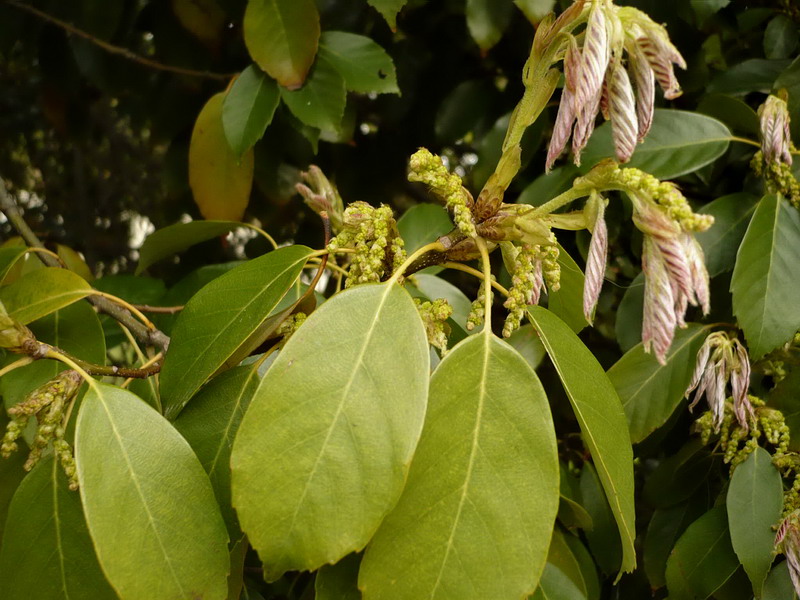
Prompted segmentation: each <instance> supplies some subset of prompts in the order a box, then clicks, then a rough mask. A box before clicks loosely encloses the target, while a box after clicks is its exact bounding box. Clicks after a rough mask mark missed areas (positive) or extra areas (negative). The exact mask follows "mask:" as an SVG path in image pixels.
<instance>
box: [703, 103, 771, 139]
mask: <svg viewBox="0 0 800 600" xmlns="http://www.w3.org/2000/svg"><path fill="white" fill-rule="evenodd" d="M697 112H701V113H703V114H704V115H708V116H709V117H714V118H715V119H717V120H719V121H722V122H723V123H725V125H727V126H728V127H730V128H731V130H733V131H741V132H742V133H746V134H748V135H751V136H753V137H756V136H758V132H759V130H760V128H761V126H760V125H759V122H758V115H757V114H756V111H754V110H753V109H752V108H751V107H750V105H749V104H747V103H745V102H744V100H741V99H739V98H736V97H734V96H729V95H727V94H706V95H705V96H703V98H702V99H701V100H700V103H699V104H698V105H697Z"/></svg>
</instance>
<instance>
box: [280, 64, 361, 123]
mask: <svg viewBox="0 0 800 600" xmlns="http://www.w3.org/2000/svg"><path fill="white" fill-rule="evenodd" d="M281 98H283V101H284V103H285V104H286V106H288V107H289V110H291V111H292V114H294V116H295V117H297V118H298V119H300V121H302V122H303V123H305V124H306V125H310V126H311V127H316V128H317V129H326V130H331V131H339V129H340V127H341V124H342V116H343V115H344V106H345V103H346V102H347V90H346V89H345V85H344V79H343V78H342V76H341V75H339V72H338V71H337V70H336V69H334V68H333V66H332V65H331V63H330V62H328V60H327V59H325V57H322V56H320V57H319V58H318V59H317V62H316V64H315V65H314V68H313V70H312V71H311V75H309V77H308V79H307V80H306V82H305V84H304V85H303V87H301V88H300V89H297V90H293V91H290V90H287V89H286V88H281Z"/></svg>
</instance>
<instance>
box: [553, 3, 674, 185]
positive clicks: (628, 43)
mask: <svg viewBox="0 0 800 600" xmlns="http://www.w3.org/2000/svg"><path fill="white" fill-rule="evenodd" d="M576 4H581V5H583V6H585V7H587V9H586V10H583V11H582V12H581V13H577V14H572V13H571V14H570V18H568V19H566V20H562V19H559V20H558V21H556V23H555V24H554V27H555V26H557V25H560V26H561V27H562V29H563V31H562V37H563V38H565V39H566V42H565V44H564V56H563V57H564V77H565V85H564V90H563V92H562V96H561V103H560V105H559V109H558V115H557V116H556V122H555V125H554V128H553V137H552V138H551V140H550V146H549V148H548V151H547V163H546V168H547V170H549V169H550V167H551V166H552V165H553V162H554V161H555V159H556V158H557V157H558V156H559V154H561V152H562V151H563V149H564V147H565V146H566V143H567V141H568V140H569V138H570V137H572V151H573V154H574V155H575V163H576V164H580V155H581V151H582V150H583V148H584V147H585V146H586V143H587V142H588V141H589V137H590V136H591V134H592V132H593V131H594V126H595V119H596V117H597V114H598V113H599V112H602V113H603V116H604V117H605V118H606V119H610V120H611V124H612V133H613V137H614V146H615V149H616V155H617V159H618V160H619V161H620V162H627V161H628V160H630V158H631V156H632V155H633V152H634V150H635V148H636V144H637V143H638V142H641V141H642V140H643V139H644V138H645V136H646V135H647V132H648V131H649V130H650V126H651V124H652V122H653V108H654V102H655V82H656V81H658V83H659V85H660V86H661V88H662V89H663V90H664V97H665V98H667V99H668V100H671V99H673V98H677V97H678V96H680V94H681V90H680V86H679V85H678V81H677V79H676V78H675V72H674V68H673V65H678V66H679V67H681V68H682V69H685V68H686V63H685V61H684V60H683V57H682V56H681V54H680V52H678V50H677V49H676V48H675V46H673V45H672V43H671V42H670V40H669V36H668V35H667V32H666V30H665V29H664V27H663V26H661V25H658V24H657V23H655V22H654V21H653V20H652V19H650V17H648V16H647V15H646V14H645V13H643V12H641V11H640V10H637V9H635V8H632V7H627V6H624V7H618V6H614V5H613V4H612V3H611V1H610V0H586V1H585V2H580V3H576ZM568 12H569V11H568ZM565 14H567V13H565ZM584 19H585V22H586V28H585V30H584V31H583V33H582V35H578V36H576V35H573V33H571V32H570V31H571V30H572V29H574V28H575V27H576V26H577V24H578V23H579V22H582V21H583V20H584ZM537 37H538V36H537ZM581 39H582V44H579V40H581ZM625 57H627V65H626V60H625ZM634 90H635V92H634Z"/></svg>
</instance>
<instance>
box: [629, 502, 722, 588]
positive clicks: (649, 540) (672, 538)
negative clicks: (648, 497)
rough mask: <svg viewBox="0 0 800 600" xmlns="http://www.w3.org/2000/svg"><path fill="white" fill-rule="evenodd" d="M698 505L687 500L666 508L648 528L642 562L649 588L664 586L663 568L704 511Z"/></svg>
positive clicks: (656, 515)
mask: <svg viewBox="0 0 800 600" xmlns="http://www.w3.org/2000/svg"><path fill="white" fill-rule="evenodd" d="M706 508H707V507H704V506H703V505H702V504H701V503H699V502H696V501H693V500H687V501H686V502H683V503H681V504H676V505H675V506H670V507H669V508H658V509H656V510H655V511H654V512H653V516H652V517H651V519H650V523H649V524H648V525H647V535H646V536H645V540H644V551H643V553H642V562H643V563H644V570H645V573H646V574H647V580H648V581H649V582H650V587H652V588H653V589H657V588H660V587H663V586H664V585H665V584H666V583H667V579H666V565H667V559H668V558H669V555H670V552H672V548H673V547H674V546H675V542H676V541H677V540H678V538H679V537H680V536H681V535H682V534H683V532H684V531H686V528H687V527H688V526H689V525H691V524H692V523H693V522H694V521H695V520H696V519H697V518H699V517H700V516H701V515H702V514H703V513H704V512H705V510H706Z"/></svg>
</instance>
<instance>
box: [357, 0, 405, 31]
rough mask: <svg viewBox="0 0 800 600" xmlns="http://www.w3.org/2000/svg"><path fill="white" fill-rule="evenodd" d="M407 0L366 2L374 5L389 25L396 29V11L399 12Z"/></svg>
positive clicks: (368, 0)
mask: <svg viewBox="0 0 800 600" xmlns="http://www.w3.org/2000/svg"><path fill="white" fill-rule="evenodd" d="M406 2H408V0H367V4H369V5H370V6H372V7H374V8H375V10H377V11H378V12H379V13H381V15H382V16H383V18H384V19H385V20H386V22H387V23H388V24H389V27H391V29H392V31H396V30H397V13H399V12H400V9H402V8H403V7H404V6H405V5H406Z"/></svg>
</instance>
